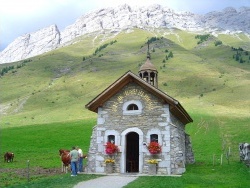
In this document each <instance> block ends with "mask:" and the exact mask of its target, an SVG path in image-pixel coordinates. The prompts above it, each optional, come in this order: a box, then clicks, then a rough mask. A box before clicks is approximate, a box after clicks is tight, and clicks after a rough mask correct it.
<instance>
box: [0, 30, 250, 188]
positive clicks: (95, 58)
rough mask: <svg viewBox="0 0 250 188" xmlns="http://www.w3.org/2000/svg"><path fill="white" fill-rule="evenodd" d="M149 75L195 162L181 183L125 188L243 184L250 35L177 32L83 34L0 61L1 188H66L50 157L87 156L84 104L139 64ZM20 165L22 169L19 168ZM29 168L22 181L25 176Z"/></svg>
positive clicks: (88, 115)
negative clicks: (179, 109)
mask: <svg viewBox="0 0 250 188" xmlns="http://www.w3.org/2000/svg"><path fill="white" fill-rule="evenodd" d="M148 43H149V52H150V55H151V62H152V63H153V64H154V65H155V66H156V67H157V69H158V76H159V77H158V80H159V83H158V87H159V89H160V90H162V91H164V92H165V93H167V94H169V95H170V96H172V97H174V98H175V99H177V100H178V101H180V103H181V104H182V105H183V106H184V107H185V109H186V110H187V112H188V113H189V114H190V115H191V117H192V119H193V120H194V121H193V123H191V124H188V125H187V126H186V130H187V133H188V134H190V136H191V142H192V146H193V151H194V157H195V163H194V164H191V165H188V166H187V171H186V172H185V173H184V174H183V175H182V176H180V177H169V176H155V177H154V176H151V177H148V176H140V177H139V178H138V179H137V180H135V181H134V182H132V183H130V184H128V185H127V186H126V188H134V187H139V186H140V187H145V188H148V187H155V186H156V185H157V186H156V187H190V188H191V187H211V188H212V187H225V188H228V187H238V188H240V187H242V188H245V187H248V186H249V184H250V168H248V167H247V166H246V165H245V164H244V163H242V162H240V158H239V149H238V145H239V143H241V142H248V143H249V142H250V136H249V133H250V126H249V122H250V116H249V114H250V38H249V36H247V35H245V34H243V33H239V34H234V35H229V34H218V35H217V36H214V35H211V34H207V33H192V32H187V31H182V30H179V29H154V30H150V31H147V30H142V29H139V28H136V29H128V30H124V31H123V32H119V33H116V34H114V33H112V32H105V31H104V32H103V33H102V34H99V33H98V34H97V33H95V32H93V33H89V34H86V35H83V36H80V37H78V38H75V39H74V40H73V41H72V42H71V44H70V45H65V46H63V47H60V48H57V49H55V50H52V51H50V52H47V53H44V54H42V55H39V56H35V57H32V58H29V59H26V60H22V61H18V62H14V63H8V64H0V70H1V77H0V86H1V95H0V107H1V108H0V109H1V113H0V115H1V125H0V126H1V130H0V131H1V132H0V140H1V143H0V144H1V145H0V148H1V150H0V155H1V157H2V156H3V155H4V153H5V152H7V151H11V152H13V153H14V154H15V157H14V162H13V163H6V162H4V161H3V158H2V160H0V166H1V169H0V172H1V174H0V179H1V180H0V187H36V188H37V187H61V184H62V183H63V185H65V186H64V187H73V185H76V184H77V182H80V181H85V180H88V179H91V178H96V177H98V176H99V175H90V174H84V175H81V176H78V177H76V178H74V179H72V178H70V175H69V174H66V175H65V174H62V173H61V171H60V167H61V161H60V158H59V153H58V150H59V149H60V148H64V149H70V148H71V146H73V145H79V146H80V147H81V148H82V149H83V152H84V153H85V154H86V153H88V148H89V143H90V137H91V133H92V128H93V127H94V126H95V125H96V118H97V114H95V113H93V112H90V111H88V110H87V109H85V105H86V104H87V103H88V102H89V101H91V100H92V99H93V98H95V97H96V96H97V95H98V94H99V93H101V92H102V91H103V90H104V89H105V88H107V87H108V86H109V85H110V84H112V83H113V82H114V81H116V80H117V78H119V77H120V76H121V75H123V74H124V73H125V72H127V71H129V70H131V71H132V72H133V73H135V74H137V73H138V70H139V68H140V66H141V65H142V64H143V63H144V62H145V61H146V56H147V51H148ZM28 161H29V163H28ZM27 165H29V174H28V173H27V168H28V167H27Z"/></svg>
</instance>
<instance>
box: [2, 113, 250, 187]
mask: <svg viewBox="0 0 250 188" xmlns="http://www.w3.org/2000/svg"><path fill="white" fill-rule="evenodd" d="M191 115H192V117H193V119H194V123H192V124H190V125H188V126H187V132H188V133H189V134H190V135H191V138H192V144H193V150H194V154H195V159H196V163H195V164H193V165H188V166H187V172H186V173H185V174H184V175H183V176H182V177H139V178H138V179H137V180H136V181H135V182H132V183H130V184H129V185H127V186H126V187H128V188H130V187H131V188H132V187H138V186H140V187H154V186H155V185H157V187H166V186H169V187H242V188H245V187H247V186H248V185H249V183H250V169H249V168H247V167H246V166H245V165H244V164H243V163H241V162H239V153H238V143H239V142H240V141H241V140H247V139H248V134H246V132H250V127H249V126H247V123H248V122H249V120H250V119H249V118H242V119H240V118H239V119H234V118H230V117H219V116H217V117H212V116H208V115H205V114H191ZM94 125H95V119H89V120H81V121H76V122H63V123H51V124H41V125H29V126H22V127H13V128H3V129H2V130H1V140H2V142H1V148H2V149H1V155H3V152H4V151H8V150H9V148H11V149H12V151H13V152H14V153H15V160H14V162H13V163H3V162H2V161H0V165H1V168H2V169H12V170H10V171H2V172H1V175H0V178H1V180H2V181H1V182H0V187H5V186H11V187H60V185H61V183H63V184H64V185H65V187H72V185H74V184H77V182H79V181H85V180H87V179H90V178H96V177H98V176H95V175H86V174H85V175H79V176H78V177H77V178H76V179H74V180H72V178H70V175H69V174H67V175H64V174H61V173H60V172H59V173H55V174H50V173H49V172H48V173H47V174H44V173H41V174H38V171H39V169H38V168H37V167H40V168H41V169H43V170H44V169H47V170H48V169H56V168H57V169H58V168H60V165H61V163H60V159H59V155H58V150H59V149H60V148H67V149H70V148H71V146H73V145H78V146H80V147H81V148H82V149H83V152H84V153H87V152H88V147H89V141H90V136H91V132H92V127H93V126H94ZM238 127H243V128H244V130H245V131H242V132H240V131H238ZM13 138H15V139H13ZM229 147H230V148H231V155H230V157H229V160H227V159H226V152H227V150H228V148H229ZM214 155H215V160H213V156H214ZM221 155H223V161H222V164H221V161H220V158H221ZM28 160H29V161H30V162H29V164H30V165H29V168H30V182H29V183H27V161H28ZM85 162H86V161H85ZM16 169H25V170H26V171H25V170H24V171H21V172H19V171H16Z"/></svg>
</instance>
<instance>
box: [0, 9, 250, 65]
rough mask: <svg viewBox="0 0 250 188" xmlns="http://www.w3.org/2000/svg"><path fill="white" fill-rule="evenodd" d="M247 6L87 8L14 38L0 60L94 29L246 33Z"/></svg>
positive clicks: (50, 47) (248, 27) (65, 42)
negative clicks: (62, 24) (62, 22)
mask: <svg viewBox="0 0 250 188" xmlns="http://www.w3.org/2000/svg"><path fill="white" fill-rule="evenodd" d="M249 20H250V7H241V8H240V9H238V10H236V9H234V8H230V7H229V8H226V9H224V10H222V11H221V12H215V11H214V12H210V13H207V14H205V15H197V14H193V13H191V12H176V11H174V10H172V9H170V8H168V7H162V6H160V5H152V6H148V7H136V8H133V7H130V6H129V5H126V4H125V5H122V6H118V7H115V8H105V9H100V10H96V11H92V12H89V13H87V14H85V15H83V16H81V17H80V18H79V19H77V20H76V22H75V23H74V24H72V25H69V26H68V27H66V28H65V29H64V30H63V31H59V30H58V28H57V26H56V25H51V26H49V27H47V28H44V29H41V30H39V31H36V32H33V33H30V34H26V35H23V36H20V37H18V38H17V39H15V40H14V41H13V42H12V43H11V44H10V45H8V46H7V48H6V49H4V50H3V51H2V52H1V53H0V64H3V63H9V62H14V61H19V60H23V59H26V58H29V57H33V56H36V55H39V54H43V53H45V52H48V51H51V50H53V49H56V48H59V47H62V46H65V45H68V44H72V40H73V39H75V38H76V37H79V36H82V35H84V34H88V33H93V32H99V33H103V32H109V33H112V34H113V35H117V34H118V33H119V32H121V31H123V30H129V29H133V28H140V29H144V30H149V31H153V30H155V29H161V28H165V29H166V28H177V29H181V30H185V31H192V32H207V33H212V34H214V35H217V34H218V33H228V34H235V33H245V34H246V35H247V36H248V37H250V36H249V34H250V22H249Z"/></svg>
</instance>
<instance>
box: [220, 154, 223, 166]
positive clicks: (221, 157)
mask: <svg viewBox="0 0 250 188" xmlns="http://www.w3.org/2000/svg"><path fill="white" fill-rule="evenodd" d="M222 159H223V154H221V156H220V165H222Z"/></svg>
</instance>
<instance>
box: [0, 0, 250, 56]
mask: <svg viewBox="0 0 250 188" xmlns="http://www.w3.org/2000/svg"><path fill="white" fill-rule="evenodd" d="M125 3H126V4H128V5H130V6H132V7H133V6H142V5H143V6H148V5H152V4H160V5H162V6H164V7H165V6H166V7H169V8H172V9H174V10H175V11H190V12H193V13H197V14H206V13H208V12H211V11H221V10H223V9H224V8H226V7H234V8H236V9H237V8H239V7H242V6H248V7H250V0H1V2H0V51H2V50H3V49H4V48H6V47H7V45H8V44H10V43H11V42H13V41H14V40H15V39H16V38H17V37H19V36H22V35H24V34H26V33H32V32H35V31H37V30H39V29H42V28H45V27H48V26H50V25H52V24H56V25H57V26H58V28H59V30H60V31H62V30H63V29H64V28H65V27H66V26H68V25H71V24H73V23H74V22H75V21H76V19H77V18H79V17H80V16H81V15H84V14H85V13H88V12H90V11H92V10H96V9H100V8H105V7H114V6H118V5H121V4H125Z"/></svg>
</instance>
